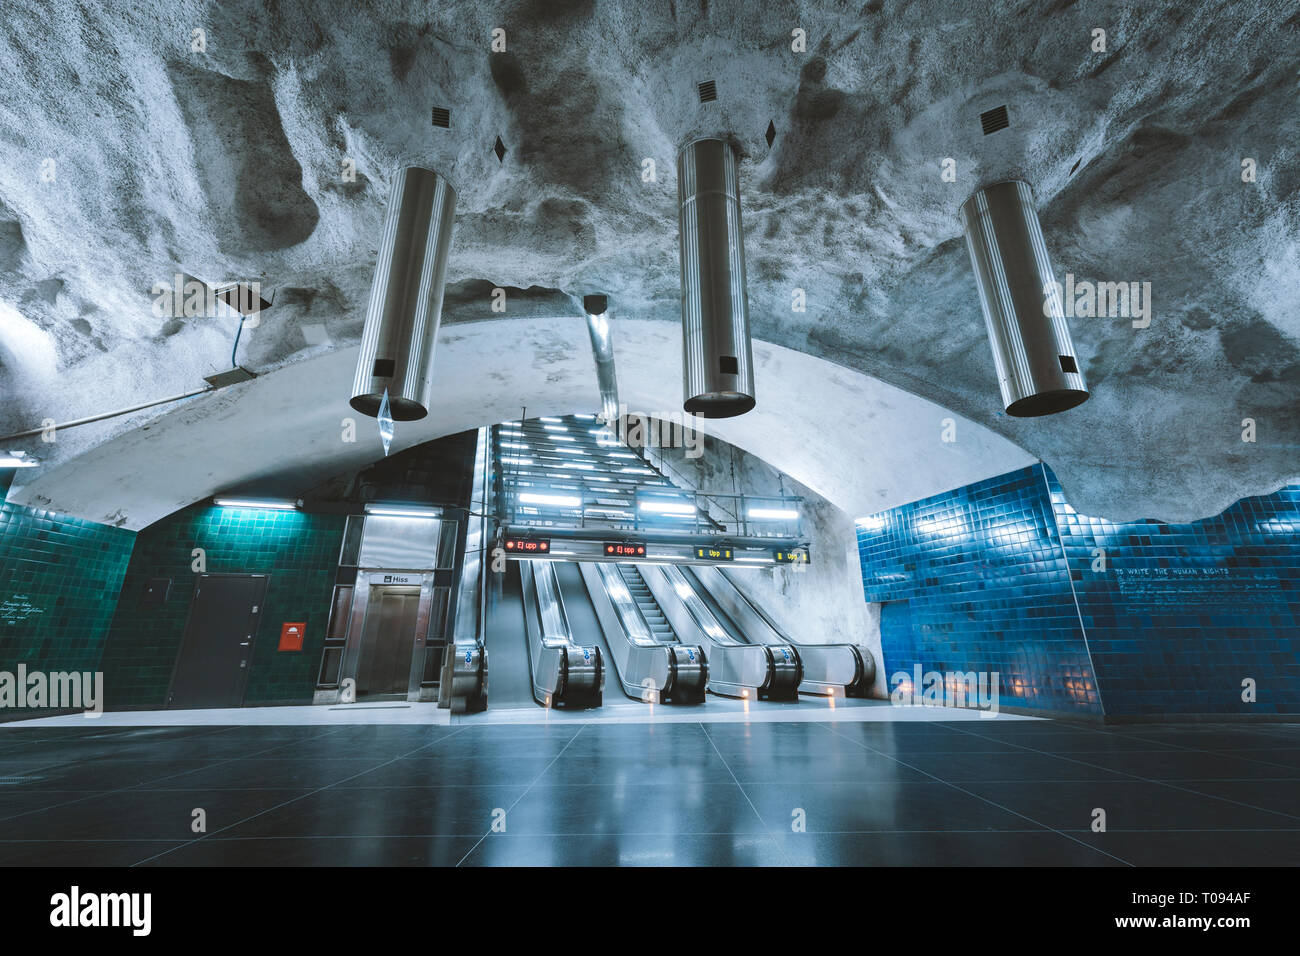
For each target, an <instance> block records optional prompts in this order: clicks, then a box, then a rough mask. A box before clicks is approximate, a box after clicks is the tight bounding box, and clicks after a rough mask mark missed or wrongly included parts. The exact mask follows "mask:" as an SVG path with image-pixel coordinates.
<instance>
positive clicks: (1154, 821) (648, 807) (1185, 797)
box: [0, 720, 1300, 866]
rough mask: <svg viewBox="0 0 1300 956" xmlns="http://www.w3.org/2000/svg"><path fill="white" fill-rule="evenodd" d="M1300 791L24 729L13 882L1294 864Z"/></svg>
mask: <svg viewBox="0 0 1300 956" xmlns="http://www.w3.org/2000/svg"><path fill="white" fill-rule="evenodd" d="M1157 780H1167V781H1168V782H1169V783H1168V785H1165V784H1162V783H1159V782H1156V781H1157ZM945 781H946V782H945ZM1297 788H1300V735H1298V734H1297V733H1295V732H1293V731H1292V730H1291V729H1290V728H1287V727H1284V726H1272V725H1270V726H1269V727H1266V728H1257V727H1239V726H1231V725H1196V726H1193V727H1183V726H1181V725H1144V726H1139V727H1122V728H1110V727H1106V728H1093V727H1087V726H1080V725H1072V724H1064V723H1058V722H1052V721H1004V720H998V721H949V722H938V721H936V722H922V723H910V722H909V723H872V724H862V723H853V724H849V723H834V724H831V723H804V722H797V723H796V722H789V723H761V724H760V723H753V724H742V723H718V724H707V725H706V724H700V723H698V722H694V721H690V722H681V723H661V722H651V723H644V724H610V723H601V722H599V721H598V720H592V721H587V722H582V723H553V724H538V725H484V724H479V725H475V724H473V723H466V724H460V725H455V726H452V727H441V726H440V727H430V726H418V725H356V726H333V727H258V726H240V727H223V728H212V727H202V728H184V727H175V728H112V729H109V728H104V727H98V728H96V727H86V728H44V729H42V730H40V731H39V732H38V731H37V730H36V729H34V728H33V729H30V730H21V729H19V730H14V729H12V728H9V729H0V863H13V864H28V865H32V864H36V865H39V864H41V863H47V864H48V863H61V864H65V865H67V864H104V865H127V864H132V863H137V862H141V861H149V864H148V865H200V866H201V865H238V864H253V865H277V864H278V865H317V864H336V863H337V864H343V865H454V864H456V863H458V862H460V861H461V860H462V859H463V858H464V860H465V862H466V863H467V864H472V865H479V864H514V865H554V864H603V865H620V864H621V865H661V864H662V865H754V864H772V865H783V864H796V865H803V864H822V865H825V864H846V865H852V864H859V865H885V864H894V865H962V866H966V865H990V864H992V865H1004V864H1005V865H1011V864H1026V865H1053V864H1057V865H1081V866H1090V865H1103V866H1104V865H1120V864H1123V863H1137V864H1158V863H1162V862H1168V863H1172V864H1175V865H1197V864H1208V863H1241V864H1244V865H1272V864H1276V865H1286V864H1289V865H1295V864H1297V863H1300V843H1298V842H1297V841H1300V820H1298V819H1297V816H1300V811H1297V812H1294V813H1293V811H1295V810H1296V805H1297V801H1300V790H1298V789H1297ZM196 807H202V808H204V809H205V810H206V811H207V814H208V820H207V824H208V834H207V835H204V836H202V837H201V838H195V837H194V835H193V833H192V830H190V822H191V820H192V815H191V814H192V810H193V809H194V808H196ZM1096 807H1101V808H1103V809H1105V810H1106V812H1107V826H1108V830H1107V832H1105V833H1093V832H1091V830H1090V824H1091V822H1092V811H1093V809H1094V808H1096ZM501 813H504V818H501V816H500V814H501ZM494 820H495V821H500V822H504V824H505V828H506V829H505V832H492V826H493V823H494ZM796 823H797V824H798V825H799V826H801V827H802V828H803V829H804V830H806V832H795V827H792V824H796ZM1108 854H1109V855H1108ZM155 857H156V859H154V858H155ZM1261 861H1263V862H1261Z"/></svg>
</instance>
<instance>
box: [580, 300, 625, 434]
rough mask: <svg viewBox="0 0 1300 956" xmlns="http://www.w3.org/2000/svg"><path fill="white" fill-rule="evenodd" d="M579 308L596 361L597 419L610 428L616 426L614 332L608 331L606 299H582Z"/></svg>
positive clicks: (616, 392) (607, 302)
mask: <svg viewBox="0 0 1300 956" xmlns="http://www.w3.org/2000/svg"><path fill="white" fill-rule="evenodd" d="M582 308H583V310H584V311H585V312H586V313H587V333H588V334H589V335H590V336H591V354H592V357H593V358H594V359H595V360H596V384H597V385H599V386H600V414H601V418H602V419H604V422H605V424H607V425H609V426H611V427H614V426H615V424H616V423H617V422H618V378H617V376H616V375H615V374H614V332H613V330H612V329H611V328H610V327H609V299H608V297H606V296H603V295H588V296H584V297H583V299H582Z"/></svg>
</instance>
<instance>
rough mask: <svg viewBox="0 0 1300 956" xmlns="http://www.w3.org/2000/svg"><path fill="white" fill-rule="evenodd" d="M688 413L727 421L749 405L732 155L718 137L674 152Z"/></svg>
mask: <svg viewBox="0 0 1300 956" xmlns="http://www.w3.org/2000/svg"><path fill="white" fill-rule="evenodd" d="M677 201H678V230H679V236H680V243H681V263H682V365H683V370H684V373H685V374H684V380H685V392H686V401H685V405H684V407H685V409H686V411H688V412H691V413H692V414H695V415H700V416H702V417H704V418H730V417H732V416H735V415H743V414H744V413H745V412H747V411H749V410H750V409H751V408H753V407H754V404H755V403H754V355H753V351H752V349H751V347H750V341H749V305H748V302H747V301H746V297H745V248H744V235H743V233H742V231H741V226H740V182H739V177H738V175H737V163H736V154H735V152H733V151H732V149H731V147H730V146H729V145H728V144H727V143H725V142H723V141H722V140H720V139H700V140H696V141H695V142H692V143H687V144H686V145H685V146H683V147H682V148H681V150H680V151H679V152H678V154H677Z"/></svg>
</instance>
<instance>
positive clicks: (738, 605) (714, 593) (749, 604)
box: [681, 565, 876, 697]
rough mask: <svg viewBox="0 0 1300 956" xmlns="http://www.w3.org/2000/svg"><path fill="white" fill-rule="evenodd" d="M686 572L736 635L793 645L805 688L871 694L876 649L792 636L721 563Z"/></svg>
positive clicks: (753, 640)
mask: <svg viewBox="0 0 1300 956" xmlns="http://www.w3.org/2000/svg"><path fill="white" fill-rule="evenodd" d="M681 572H682V576H683V578H685V580H686V581H687V583H689V584H690V585H691V586H692V587H693V588H694V590H695V593H696V595H697V596H698V597H699V599H700V600H701V601H702V602H703V603H704V604H705V606H707V607H708V608H709V611H710V612H711V613H712V614H713V616H714V619H715V620H716V621H717V622H718V623H719V624H720V625H721V626H722V627H723V628H724V629H725V630H726V631H727V632H728V633H729V634H731V635H732V636H733V637H736V638H738V639H740V640H743V641H746V642H748V643H750V644H768V645H772V646H777V647H793V648H794V651H795V653H796V654H797V655H798V657H799V662H800V664H801V665H802V679H801V681H800V682H799V687H798V690H799V693H803V694H818V695H822V696H843V697H865V696H867V694H868V693H869V692H870V690H871V685H872V683H873V682H874V681H875V678H876V663H875V659H874V658H873V657H872V656H871V652H870V651H869V650H867V649H866V648H865V647H858V646H857V645H855V644H808V643H800V642H796V641H794V640H791V638H790V637H789V636H788V635H787V634H786V633H785V632H784V631H783V630H781V629H780V628H779V627H777V625H776V624H775V622H773V620H772V619H771V618H770V617H769V616H768V615H767V614H766V613H765V612H764V611H763V610H762V608H760V607H759V606H758V605H757V604H755V603H754V602H753V601H751V600H750V599H749V598H748V597H747V596H746V595H745V593H744V592H743V591H741V590H740V589H739V588H738V587H736V585H735V582H733V581H732V580H731V578H730V577H728V576H727V574H726V572H724V571H723V570H722V569H721V568H718V567H714V566H712V565H699V566H696V567H688V568H682V569H681Z"/></svg>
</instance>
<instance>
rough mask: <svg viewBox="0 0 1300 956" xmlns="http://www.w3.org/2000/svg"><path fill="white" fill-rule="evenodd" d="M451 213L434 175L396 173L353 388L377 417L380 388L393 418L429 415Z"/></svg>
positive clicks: (418, 170)
mask: <svg viewBox="0 0 1300 956" xmlns="http://www.w3.org/2000/svg"><path fill="white" fill-rule="evenodd" d="M455 213H456V191H455V190H454V189H452V187H451V185H450V184H449V183H448V182H447V180H446V179H444V178H443V177H442V176H441V175H439V174H438V173H436V172H434V171H433V170H431V169H424V168H422V167H420V166H408V167H406V168H405V169H402V170H401V171H400V172H399V173H398V174H397V179H396V181H395V182H394V183H393V191H392V195H391V197H390V198H389V203H388V213H387V215H386V216H385V218H384V235H383V238H382V240H381V241H380V244H379V261H378V262H377V263H376V265H375V280H374V283H373V285H371V287H370V305H369V307H368V308H367V310H366V325H365V331H364V332H362V335H361V356H360V358H359V359H358V360H357V376H356V380H355V381H354V383H353V385H352V400H351V405H352V407H353V408H355V409H356V410H357V411H359V412H361V413H362V414H365V415H371V416H376V417H377V416H378V415H379V412H380V406H381V404H382V403H383V397H384V392H385V391H387V393H388V402H389V407H390V409H391V415H392V419H393V420H394V421H399V422H403V421H415V420H417V419H420V418H423V417H424V416H425V415H427V414H429V401H430V397H431V394H432V391H433V351H434V346H435V345H436V343H437V339H438V323H439V322H440V321H441V319H442V292H443V284H444V282H445V281H446V276H447V253H448V250H449V249H450V248H451V228H452V222H453V219H454V217H455Z"/></svg>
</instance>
